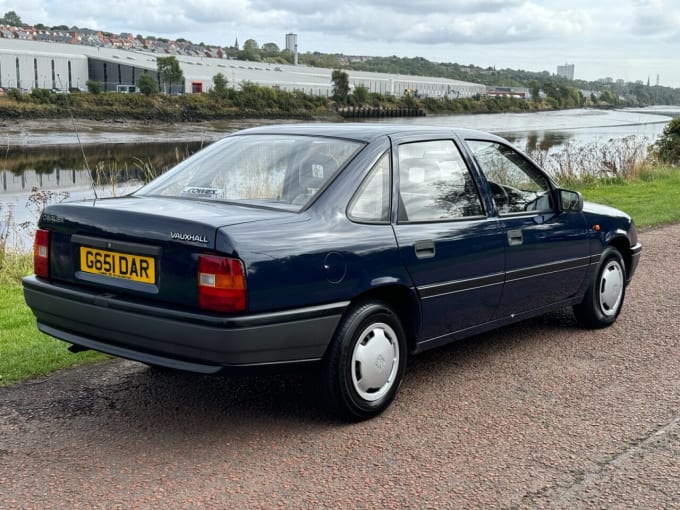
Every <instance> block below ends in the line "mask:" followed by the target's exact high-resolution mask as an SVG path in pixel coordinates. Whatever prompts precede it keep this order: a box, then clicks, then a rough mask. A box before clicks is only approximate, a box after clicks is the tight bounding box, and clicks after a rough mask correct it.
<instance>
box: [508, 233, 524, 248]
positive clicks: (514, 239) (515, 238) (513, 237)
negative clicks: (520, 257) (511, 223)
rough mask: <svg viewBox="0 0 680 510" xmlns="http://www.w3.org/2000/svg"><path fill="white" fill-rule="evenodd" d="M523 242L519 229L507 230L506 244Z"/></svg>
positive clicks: (515, 244)
mask: <svg viewBox="0 0 680 510" xmlns="http://www.w3.org/2000/svg"><path fill="white" fill-rule="evenodd" d="M523 242H524V237H523V236H522V231H521V230H508V244H509V245H510V246H518V245H520V244H522V243H523Z"/></svg>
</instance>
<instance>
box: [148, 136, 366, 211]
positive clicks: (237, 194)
mask: <svg viewBox="0 0 680 510" xmlns="http://www.w3.org/2000/svg"><path fill="white" fill-rule="evenodd" d="M363 145H364V144H362V143H359V142H355V141H350V140H343V139H336V138H323V137H314V136H296V135H237V136H230V137H227V138H224V139H222V140H220V141H218V142H215V143H214V144H212V145H210V146H209V147H207V148H205V149H203V150H202V151H199V152H197V153H196V154H194V155H193V156H191V157H190V158H188V159H186V160H185V161H183V162H181V163H180V164H179V165H177V166H176V167H174V168H173V169H171V170H169V171H168V172H166V173H165V174H163V175H162V176H160V177H158V178H157V179H155V180H153V181H151V182H150V183H149V184H147V185H146V186H144V187H143V188H141V189H140V190H139V191H138V192H137V193H136V195H145V196H149V195H154V196H166V197H182V198H187V199H196V200H217V201H224V202H243V203H247V204H249V205H261V206H266V207H275V208H283V209H287V210H299V209H301V208H303V207H304V206H305V205H306V204H307V203H309V202H310V201H311V200H312V199H313V198H314V197H315V196H316V194H317V193H318V192H319V191H320V190H321V189H323V188H324V187H325V186H326V185H327V184H328V183H329V182H330V181H331V179H332V178H333V176H334V175H335V174H336V173H337V172H338V170H339V169H341V168H342V167H343V166H344V165H345V164H346V163H347V162H348V161H349V160H350V159H352V157H353V156H354V155H355V154H356V153H357V152H358V151H359V150H360V149H361V148H362V147H363Z"/></svg>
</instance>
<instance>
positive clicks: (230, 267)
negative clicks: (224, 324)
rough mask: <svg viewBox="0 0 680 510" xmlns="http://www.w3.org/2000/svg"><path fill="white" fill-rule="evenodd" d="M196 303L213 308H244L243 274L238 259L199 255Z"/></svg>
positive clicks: (223, 310) (235, 310)
mask: <svg viewBox="0 0 680 510" xmlns="http://www.w3.org/2000/svg"><path fill="white" fill-rule="evenodd" d="M198 305H199V306H200V307H201V308H202V309H204V310H211V311H215V312H228V313H231V312H244V311H245V310H246V308H247V300H246V275H245V270H244V269H243V264H242V263H241V261H240V260H237V259H232V258H229V257H219V256H217V255H199V257H198Z"/></svg>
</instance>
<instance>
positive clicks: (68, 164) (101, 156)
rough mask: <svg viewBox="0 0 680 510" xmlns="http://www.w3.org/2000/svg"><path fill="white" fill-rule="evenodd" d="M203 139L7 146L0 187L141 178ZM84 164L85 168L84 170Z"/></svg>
mask: <svg viewBox="0 0 680 510" xmlns="http://www.w3.org/2000/svg"><path fill="white" fill-rule="evenodd" d="M208 143H209V142H205V141H197V142H154V143H138V144H124V145H123V144H101V145H99V144H98V145H86V146H83V147H78V146H71V145H59V146H49V147H27V146H10V147H7V148H6V149H5V151H4V154H3V155H2V159H0V168H1V169H2V171H1V173H2V178H1V188H0V189H1V191H2V192H5V193H21V192H30V191H31V189H33V188H34V187H39V188H48V189H68V188H76V187H82V186H89V185H90V183H91V182H92V181H94V182H95V183H97V184H108V183H111V184H115V183H121V182H127V181H131V180H146V179H147V178H148V177H149V174H150V173H152V172H163V171H165V170H167V169H168V168H170V167H171V166H173V165H175V164H177V163H178V162H180V161H182V160H184V159H186V158H187V157H188V156H190V155H191V154H193V153H194V152H196V151H198V150H200V149H201V148H202V147H205V146H206V145H207V144H208ZM88 169H89V172H88Z"/></svg>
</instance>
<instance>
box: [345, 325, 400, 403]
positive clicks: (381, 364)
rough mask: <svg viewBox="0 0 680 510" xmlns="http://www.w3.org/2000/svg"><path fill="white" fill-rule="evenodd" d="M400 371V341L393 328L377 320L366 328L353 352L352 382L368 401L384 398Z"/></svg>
mask: <svg viewBox="0 0 680 510" xmlns="http://www.w3.org/2000/svg"><path fill="white" fill-rule="evenodd" d="M398 370H399V342H398V340H397V335H396V333H395V332H394V330H393V329H392V328H391V327H390V326H388V325H387V324H384V323H375V324H371V325H370V326H368V327H367V328H366V329H364V330H363V332H362V333H361V335H360V336H359V339H358V341H357V343H356V344H355V346H354V351H353V352H352V364H351V367H350V371H351V375H352V385H353V387H354V390H355V391H356V392H357V394H358V395H359V397H361V398H362V399H364V400H367V401H369V402H374V401H376V400H379V399H381V398H383V397H384V396H385V395H387V393H389V391H390V389H391V388H392V386H393V385H394V382H395V380H396V375H397V372H398Z"/></svg>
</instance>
